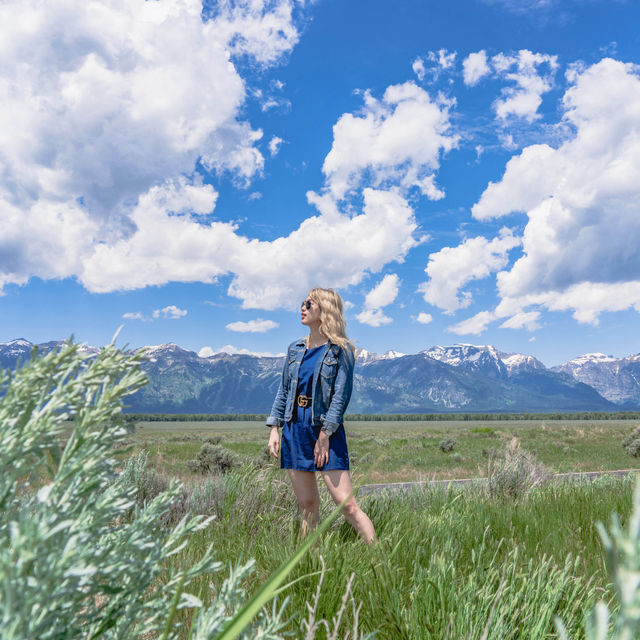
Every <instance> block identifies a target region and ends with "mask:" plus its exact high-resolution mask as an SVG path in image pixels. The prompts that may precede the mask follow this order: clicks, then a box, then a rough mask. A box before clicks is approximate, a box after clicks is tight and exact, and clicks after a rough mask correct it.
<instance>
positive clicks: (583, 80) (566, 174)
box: [472, 59, 640, 324]
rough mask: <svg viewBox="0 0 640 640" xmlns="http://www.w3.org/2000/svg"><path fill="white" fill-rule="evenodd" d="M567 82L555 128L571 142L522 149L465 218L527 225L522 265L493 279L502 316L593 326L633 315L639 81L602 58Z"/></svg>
mask: <svg viewBox="0 0 640 640" xmlns="http://www.w3.org/2000/svg"><path fill="white" fill-rule="evenodd" d="M574 80H575V84H574V85H573V86H572V87H570V88H569V89H568V90H567V92H566V93H565V95H564V98H563V106H564V109H565V114H564V118H563V120H564V121H565V122H566V123H567V124H569V125H571V126H572V127H573V128H574V129H575V136H574V137H573V138H572V139H570V140H568V141H566V142H564V143H563V144H561V145H560V146H559V147H558V148H557V149H554V148H552V147H550V146H548V145H533V146H530V147H527V148H525V149H524V150H523V151H522V153H521V154H520V155H518V156H515V157H513V158H512V159H511V160H510V161H509V162H508V164H507V167H506V171H505V174H504V176H503V177H502V179H501V180H500V181H499V182H498V183H495V184H494V183H490V184H489V186H488V187H487V189H486V190H485V192H484V193H483V194H482V196H481V198H480V200H479V201H478V203H477V204H476V205H475V206H474V207H473V210H472V212H473V216H474V217H475V218H477V219H479V220H488V219H492V218H496V217H500V216H504V215H507V214H509V213H511V212H513V211H517V212H525V213H526V215H527V218H528V222H527V225H526V227H525V230H524V234H523V255H522V257H521V258H520V259H519V260H517V261H516V262H515V264H514V265H513V267H512V268H511V269H509V270H505V271H503V272H501V273H499V274H498V290H499V293H500V296H501V298H502V301H501V303H500V304H499V305H498V311H499V312H500V314H501V315H503V316H504V315H513V314H515V313H518V312H520V311H522V310H523V309H524V308H525V307H530V306H532V305H538V306H543V307H546V308H548V309H550V310H558V311H562V310H573V311H574V317H575V318H576V319H577V320H578V321H580V322H587V323H591V324H596V323H597V321H598V314H599V313H600V312H602V311H616V310H622V309H628V308H635V309H636V310H640V285H639V279H638V274H640V251H638V247H639V246H640V218H639V217H638V210H639V209H640V182H639V181H638V176H639V175H640V78H639V77H638V74H637V70H636V68H635V67H634V66H632V65H625V64H623V63H622V62H618V61H615V60H612V59H604V60H602V61H601V62H599V63H597V64H595V65H592V66H591V67H588V68H586V69H584V70H583V71H582V72H578V71H576V72H575V75H574Z"/></svg>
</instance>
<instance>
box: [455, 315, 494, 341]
mask: <svg viewBox="0 0 640 640" xmlns="http://www.w3.org/2000/svg"><path fill="white" fill-rule="evenodd" d="M493 320H495V315H494V314H493V313H492V312H491V311H480V312H479V313H476V315H474V316H471V318H467V319H466V320H463V321H462V322H458V324H454V325H452V326H451V327H447V331H449V332H450V333H456V334H457V335H460V336H462V335H469V334H473V335H480V334H481V333H483V332H484V331H486V329H487V327H488V326H489V323H491V322H492V321H493Z"/></svg>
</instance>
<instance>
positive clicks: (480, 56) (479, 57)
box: [462, 49, 491, 87]
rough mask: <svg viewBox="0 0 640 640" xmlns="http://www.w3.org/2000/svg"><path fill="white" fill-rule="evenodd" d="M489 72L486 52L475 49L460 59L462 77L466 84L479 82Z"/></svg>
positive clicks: (470, 84) (472, 84)
mask: <svg viewBox="0 0 640 640" xmlns="http://www.w3.org/2000/svg"><path fill="white" fill-rule="evenodd" d="M489 73H491V69H490V67H489V65H488V64H487V52H486V51H485V50H484V49H483V50H482V51H476V52H475V53H470V54H469V55H468V56H467V57H466V58H465V59H464V60H463V61H462V78H463V80H464V83H465V84H466V85H467V86H470V87H472V86H474V85H476V84H478V82H480V80H481V79H482V78H483V77H484V76H486V75H488V74H489Z"/></svg>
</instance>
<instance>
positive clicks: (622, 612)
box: [556, 477, 640, 640]
mask: <svg viewBox="0 0 640 640" xmlns="http://www.w3.org/2000/svg"><path fill="white" fill-rule="evenodd" d="M596 526H597V527H598V533H599V534H600V539H601V540H602V544H603V546H604V549H605V561H606V564H607V570H608V572H609V576H610V578H611V582H612V583H613V585H614V587H615V593H616V599H617V601H618V605H619V608H618V610H617V612H616V613H615V615H614V616H613V620H611V617H612V616H611V612H610V611H609V607H608V606H607V604H606V603H604V602H598V604H597V605H596V606H595V607H594V608H593V609H592V610H591V611H590V612H589V614H588V615H587V616H586V619H585V636H586V639H587V640H633V639H635V638H638V637H640V477H639V478H638V479H637V481H636V487H635V492H634V498H633V511H632V513H631V516H630V518H629V522H628V525H627V527H626V530H625V529H623V527H622V525H621V523H620V517H619V516H618V515H617V514H615V513H614V514H613V515H612V516H611V526H610V529H611V533H610V534H609V533H607V530H606V529H605V527H604V526H603V524H602V523H601V522H598V523H597V525H596ZM556 625H557V627H558V633H559V635H560V638H561V639H562V640H568V638H569V635H568V633H567V631H566V629H565V627H564V625H563V623H562V622H561V621H560V620H557V621H556Z"/></svg>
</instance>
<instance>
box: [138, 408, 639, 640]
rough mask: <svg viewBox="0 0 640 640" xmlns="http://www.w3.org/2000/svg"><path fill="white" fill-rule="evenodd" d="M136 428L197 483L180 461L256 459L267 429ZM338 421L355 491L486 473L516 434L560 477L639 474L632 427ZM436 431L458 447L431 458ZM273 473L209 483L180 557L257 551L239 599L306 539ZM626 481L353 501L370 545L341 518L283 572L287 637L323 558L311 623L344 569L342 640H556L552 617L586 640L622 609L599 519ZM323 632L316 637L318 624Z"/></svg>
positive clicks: (167, 464) (622, 493) (605, 517)
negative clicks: (591, 624)
mask: <svg viewBox="0 0 640 640" xmlns="http://www.w3.org/2000/svg"><path fill="white" fill-rule="evenodd" d="M141 426H142V428H141V429H139V430H138V432H137V433H136V434H135V435H134V436H133V437H132V439H131V442H132V443H134V444H135V446H136V447H138V448H142V447H147V448H149V450H150V452H151V456H150V462H152V464H153V465H154V466H155V467H156V468H159V469H161V470H162V471H164V472H167V473H171V474H177V475H182V476H183V478H185V479H186V480H187V482H192V481H193V480H194V476H193V475H189V474H188V473H187V471H186V465H185V461H186V460H187V459H189V458H193V457H195V455H196V453H197V450H198V448H199V446H200V444H201V443H202V442H203V441H204V439H205V438H206V437H209V436H213V435H217V436H222V438H223V442H222V444H223V445H224V446H225V447H228V448H229V449H231V450H233V451H235V452H237V453H240V454H243V455H245V456H247V457H254V458H255V457H257V456H260V455H262V453H263V451H264V447H265V444H266V439H267V434H268V429H267V428H266V427H264V426H263V425H262V424H261V423H225V424H223V425H221V424H220V423H216V424H215V425H211V423H209V424H207V425H206V427H207V428H204V429H202V428H201V427H202V426H203V423H197V427H198V429H194V428H193V426H192V425H185V424H184V423H181V424H180V423H179V424H176V423H167V424H162V423H150V424H148V425H145V424H143V425H141ZM346 426H347V433H348V440H349V447H350V452H351V456H352V459H353V465H352V471H353V476H354V479H355V480H356V482H358V483H369V482H388V481H396V480H418V479H429V478H455V477H474V476H485V475H486V472H487V468H486V465H487V458H486V456H485V455H483V450H485V451H487V450H489V449H490V448H492V447H496V448H504V447H505V446H506V444H507V443H508V442H509V441H510V440H511V438H512V437H517V438H519V440H520V442H521V446H522V448H523V449H525V450H527V451H530V452H533V453H534V454H535V455H536V456H537V457H538V458H539V459H540V460H541V461H542V462H544V463H545V464H546V465H548V466H549V467H550V469H551V470H552V471H555V472H563V471H578V470H606V469H614V468H640V460H637V459H635V458H631V457H629V456H628V455H627V454H626V453H625V452H624V449H623V448H622V446H621V441H622V438H623V437H624V436H625V435H627V434H628V433H629V432H631V431H632V429H633V428H634V427H635V426H636V421H590V422H584V421H573V422H569V421H566V422H565V421H563V422H555V421H553V422H551V421H549V422H543V421H518V422H514V423H506V424H505V423H504V422H497V421H496V422H482V423H480V422H475V423H474V422H468V421H465V422H462V421H460V422H452V423H425V422H414V423H406V422H405V423H400V422H396V423H380V422H372V423H365V422H357V423H356V422H354V423H351V424H347V425H346ZM212 427H215V428H212ZM445 437H451V438H454V439H455V440H456V442H457V444H456V446H455V449H454V451H453V452H452V453H449V454H445V453H443V452H442V451H440V449H439V446H438V445H439V443H440V441H441V440H442V439H443V438H445ZM455 454H457V455H455ZM277 466H278V464H277V462H275V461H274V462H273V463H271V465H269V466H267V467H266V468H263V469H262V470H259V471H256V470H254V471H251V472H249V471H247V470H242V471H240V472H238V473H232V474H229V475H227V476H223V477H219V478H217V479H214V480H212V482H213V484H214V485H215V489H214V490H213V492H214V493H215V496H216V497H215V500H213V501H211V502H210V503H209V504H210V507H209V513H211V514H214V515H215V516H216V520H215V521H214V524H213V526H212V527H211V529H209V530H208V531H206V532H202V533H200V534H198V535H197V537H196V538H194V540H193V541H192V543H191V545H190V546H189V547H188V548H187V549H186V550H185V551H184V552H183V554H182V556H181V557H179V558H177V560H176V561H177V562H179V563H181V564H182V565H184V564H188V563H190V562H193V561H194V560H195V559H196V558H197V557H199V555H200V554H201V553H202V552H203V551H204V549H205V548H206V547H207V546H208V545H209V544H213V547H214V548H215V549H216V555H217V557H218V559H219V560H221V561H223V562H224V563H225V564H227V563H228V564H231V565H236V564H237V563H241V562H244V561H246V560H247V559H249V558H254V559H255V561H256V564H255V571H254V573H253V574H252V575H251V576H250V578H249V579H248V580H247V581H246V589H247V593H249V594H251V593H254V592H255V591H256V590H257V589H258V588H259V586H260V585H261V584H262V583H263V582H264V581H265V580H267V579H268V577H269V576H270V575H271V574H272V573H273V572H274V571H275V570H276V569H277V568H278V567H279V566H280V565H281V564H282V563H283V562H284V560H285V559H286V558H287V557H288V556H289V555H290V554H291V553H292V552H293V551H294V550H295V549H296V548H297V547H298V546H299V544H300V538H299V523H298V518H297V513H296V506H295V498H294V496H293V492H292V490H291V487H290V484H289V482H288V480H287V478H286V476H285V475H284V474H283V473H281V472H280V471H279V470H278V469H277ZM632 482H633V481H632V478H631V477H629V478H625V479H617V478H601V479H599V480H597V481H595V482H592V483H591V482H584V483H579V484H572V483H561V484H553V485H549V486H546V487H542V488H540V489H536V490H533V491H532V492H531V493H530V494H529V495H528V496H526V497H524V498H521V499H520V500H518V501H511V500H492V499H490V498H489V497H488V496H487V495H485V493H483V491H481V490H479V489H477V488H476V489H469V488H465V489H460V488H458V489H453V488H451V489H444V488H441V489H437V490H428V491H423V490H413V491H410V492H404V493H401V494H397V495H393V496H390V495H370V496H363V497H362V499H361V500H360V504H361V506H362V507H363V508H364V509H365V511H366V512H367V513H368V514H369V516H370V517H371V519H372V521H373V523H374V526H375V527H376V531H377V534H378V536H379V541H378V543H377V544H376V545H374V546H373V547H371V548H369V547H366V546H365V545H364V544H363V543H362V542H361V541H360V540H359V539H358V538H357V536H356V534H355V532H354V531H353V529H352V528H351V526H350V525H348V524H347V523H346V522H345V521H344V520H343V519H342V518H340V519H339V521H338V522H337V523H335V524H334V525H333V526H332V528H331V529H330V531H329V533H328V534H327V535H325V536H324V537H323V539H322V540H321V541H320V542H319V543H317V544H316V545H315V546H314V547H313V548H312V550H311V552H310V553H309V554H308V555H307V556H306V557H305V558H304V559H303V560H302V561H301V563H300V564H299V565H298V567H297V568H296V569H295V570H294V572H293V573H292V575H291V576H290V578H289V579H290V581H291V585H290V586H289V588H287V589H286V590H285V591H284V592H283V594H282V596H283V597H284V596H286V597H287V598H288V604H287V611H288V612H289V613H288V615H289V616H290V620H289V623H288V627H287V628H288V630H289V631H290V632H291V633H292V635H293V637H304V630H303V628H302V627H303V624H304V622H305V620H306V621H307V623H310V622H312V621H309V620H308V618H309V614H308V611H309V609H308V606H307V605H313V601H314V594H315V593H316V589H317V585H318V581H319V580H320V572H321V571H322V569H323V564H324V565H325V569H324V575H323V578H322V579H323V584H322V588H321V590H320V596H319V599H318V601H317V603H316V605H317V606H316V610H315V614H314V615H315V619H316V621H317V620H318V619H326V620H327V621H329V622H331V620H332V619H333V617H334V616H335V615H336V612H337V611H338V609H339V608H340V606H341V603H342V598H343V595H344V593H345V589H346V586H347V584H348V581H349V579H350V577H351V576H352V575H353V583H352V589H351V594H352V596H353V604H351V603H348V606H347V607H346V609H345V612H344V616H343V620H342V623H341V624H342V627H341V631H340V632H339V633H338V635H337V636H336V637H344V636H345V634H346V631H347V629H350V628H351V625H352V624H353V623H354V620H355V619H356V618H357V621H358V626H359V629H360V631H377V634H378V635H377V637H378V638H388V639H394V640H395V639H398V638H399V639H403V638H407V639H409V638H411V639H413V638H416V639H417V638H427V639H431V638H433V639H436V638H437V639H441V638H448V639H451V640H457V639H458V638H465V640H471V639H477V640H481V638H484V637H486V638H494V639H495V640H498V639H500V640H504V639H508V638H527V639H537V638H540V639H542V638H555V637H556V635H555V631H554V626H553V618H554V616H556V615H557V616H560V617H561V618H562V619H563V620H564V621H565V623H566V625H567V627H568V628H569V630H570V632H571V637H572V638H583V637H584V634H583V631H582V620H583V613H584V611H586V610H587V609H588V608H590V607H591V606H592V605H593V604H594V603H595V601H596V600H599V599H604V600H605V601H607V602H609V603H612V602H613V607H614V609H615V606H616V605H615V602H614V601H613V588H612V587H611V585H610V584H609V583H608V577H607V574H606V571H605V569H604V554H603V549H602V545H601V542H600V539H599V537H598V535H597V532H596V528H595V523H596V522H597V521H603V522H605V523H608V522H609V517H610V514H611V513H612V512H617V513H619V514H620V515H621V516H622V519H623V521H624V520H626V518H627V516H628V514H629V512H630V506H631V496H632ZM320 484H321V483H320ZM203 486H204V485H203ZM212 486H213V485H212ZM321 495H322V500H323V503H322V508H321V514H322V516H321V517H326V515H327V514H328V513H329V511H330V508H331V506H332V504H330V503H329V500H328V497H327V492H326V491H324V490H322V491H321ZM219 580H220V578H219V577H214V579H213V581H212V582H211V581H207V582H206V583H205V581H202V583H200V584H199V585H198V586H197V593H196V594H197V595H198V596H199V597H200V598H201V599H203V601H205V602H207V601H208V600H209V599H210V598H211V593H212V590H211V589H212V586H213V589H214V590H217V589H220V588H221V586H222V585H221V584H220V582H219ZM280 603H282V598H281V599H280ZM358 606H360V607H361V609H360V610H359V613H358V615H357V616H356V615H355V611H356V609H355V608H354V607H358ZM319 629H320V631H319V635H318V637H319V638H323V637H324V635H323V634H324V632H323V631H322V629H324V627H322V626H320V627H319ZM485 631H486V634H487V635H486V636H484V635H483V634H484V633H485Z"/></svg>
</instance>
